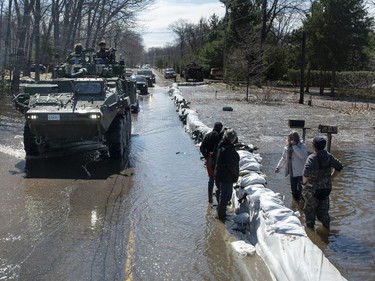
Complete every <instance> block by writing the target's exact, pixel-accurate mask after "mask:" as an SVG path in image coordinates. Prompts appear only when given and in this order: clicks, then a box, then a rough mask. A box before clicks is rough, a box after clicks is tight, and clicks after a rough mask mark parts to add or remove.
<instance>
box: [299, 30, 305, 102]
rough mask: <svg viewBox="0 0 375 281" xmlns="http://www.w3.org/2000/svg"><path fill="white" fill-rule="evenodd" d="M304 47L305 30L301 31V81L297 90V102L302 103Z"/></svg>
mask: <svg viewBox="0 0 375 281" xmlns="http://www.w3.org/2000/svg"><path fill="white" fill-rule="evenodd" d="M305 49H306V31H303V32H302V47H301V81H300V90H299V103H300V104H303V99H304V97H303V95H304V93H303V92H304V89H305Z"/></svg>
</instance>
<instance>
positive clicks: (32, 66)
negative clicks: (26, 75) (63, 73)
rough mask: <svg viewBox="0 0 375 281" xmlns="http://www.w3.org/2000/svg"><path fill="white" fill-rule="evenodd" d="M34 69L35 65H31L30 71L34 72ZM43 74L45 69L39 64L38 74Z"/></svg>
mask: <svg viewBox="0 0 375 281" xmlns="http://www.w3.org/2000/svg"><path fill="white" fill-rule="evenodd" d="M35 69H36V65H35V64H32V65H31V66H30V71H31V72H35ZM45 72H46V67H45V66H44V65H43V64H39V73H45Z"/></svg>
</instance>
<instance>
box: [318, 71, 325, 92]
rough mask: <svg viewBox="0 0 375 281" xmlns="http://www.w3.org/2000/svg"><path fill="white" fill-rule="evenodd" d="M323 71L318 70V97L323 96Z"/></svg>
mask: <svg viewBox="0 0 375 281" xmlns="http://www.w3.org/2000/svg"><path fill="white" fill-rule="evenodd" d="M323 80H324V79H323V70H320V73H319V95H321V96H323V95H324V81H323Z"/></svg>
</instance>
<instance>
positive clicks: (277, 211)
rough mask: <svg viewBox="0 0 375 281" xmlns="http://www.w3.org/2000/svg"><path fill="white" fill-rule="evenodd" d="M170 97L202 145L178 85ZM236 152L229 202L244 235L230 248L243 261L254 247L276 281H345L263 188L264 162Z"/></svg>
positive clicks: (201, 127) (248, 148) (244, 150)
mask: <svg viewBox="0 0 375 281" xmlns="http://www.w3.org/2000/svg"><path fill="white" fill-rule="evenodd" d="M169 94H170V95H171V96H172V97H173V100H174V102H175V104H176V106H177V107H178V112H179V115H180V119H181V120H184V122H185V124H186V130H187V132H189V133H190V134H191V136H192V137H193V138H194V139H195V140H196V142H200V141H202V140H203V137H204V135H205V134H206V133H208V132H210V131H211V130H212V129H211V128H209V127H207V126H206V125H205V124H203V123H202V122H201V121H200V120H199V118H198V115H197V113H196V112H195V111H193V110H191V109H190V108H189V107H188V104H189V103H188V102H187V101H186V100H185V98H184V97H183V96H182V93H181V92H180V90H179V88H178V85H177V84H173V86H172V87H171V88H170V90H169ZM181 116H183V117H181ZM236 148H237V149H238V150H237V152H238V154H239V156H240V163H239V164H240V177H239V179H238V182H237V183H236V184H234V186H233V188H234V192H233V197H232V200H231V202H232V209H234V210H235V213H236V215H235V216H234V217H233V223H234V224H235V225H237V226H238V227H236V228H237V229H240V230H246V233H247V235H246V238H245V239H242V240H239V241H235V242H232V243H231V246H232V248H233V249H234V251H236V252H237V253H239V255H240V256H241V257H245V256H248V255H252V254H253V253H254V247H255V249H256V252H257V254H258V255H259V256H261V257H262V259H263V260H264V261H265V263H266V264H267V266H268V268H269V270H270V273H271V275H272V276H273V277H274V279H275V280H279V281H283V280H285V281H293V280H295V281H301V280H306V281H318V280H322V281H323V280H324V281H326V280H332V281H333V280H335V281H336V280H346V279H345V278H344V277H343V276H342V275H341V273H340V272H339V271H338V270H337V269H336V268H335V267H334V266H333V265H332V264H331V263H330V262H329V260H328V259H327V258H326V257H325V256H324V254H323V252H322V251H321V250H320V249H319V248H318V247H317V246H316V245H315V244H313V243H312V242H311V240H310V239H309V238H308V237H307V235H306V232H305V229H304V227H303V226H302V224H301V222H300V220H299V218H298V217H299V214H298V212H293V211H292V210H290V209H289V208H287V207H286V206H285V205H284V201H283V197H282V196H281V195H280V194H278V193H275V192H274V191H272V190H271V189H269V188H268V187H267V178H266V175H264V174H263V173H262V165H261V161H262V158H261V157H260V155H259V154H256V153H254V152H253V151H254V146H252V145H251V144H250V145H243V144H241V143H240V144H238V145H236ZM233 223H232V224H233ZM227 225H228V224H227ZM232 229H233V228H232Z"/></svg>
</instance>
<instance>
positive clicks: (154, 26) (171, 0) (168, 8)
mask: <svg viewBox="0 0 375 281" xmlns="http://www.w3.org/2000/svg"><path fill="white" fill-rule="evenodd" d="M224 13H225V8H224V5H223V3H221V2H220V1H219V0H155V4H154V5H152V6H151V7H150V8H149V9H147V11H145V12H144V13H142V14H141V16H140V20H141V22H140V23H141V24H142V25H143V26H144V29H143V31H141V34H142V36H143V40H144V45H145V47H146V49H148V48H150V47H164V46H165V45H166V44H167V43H174V41H175V39H176V37H175V35H174V33H173V32H171V31H170V30H168V26H169V25H170V24H172V23H174V22H176V21H177V20H179V19H185V20H189V21H190V22H191V23H193V24H197V23H198V22H199V19H200V18H201V17H205V18H206V19H208V18H209V17H210V16H212V15H213V14H216V15H218V16H219V17H223V16H224Z"/></svg>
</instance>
